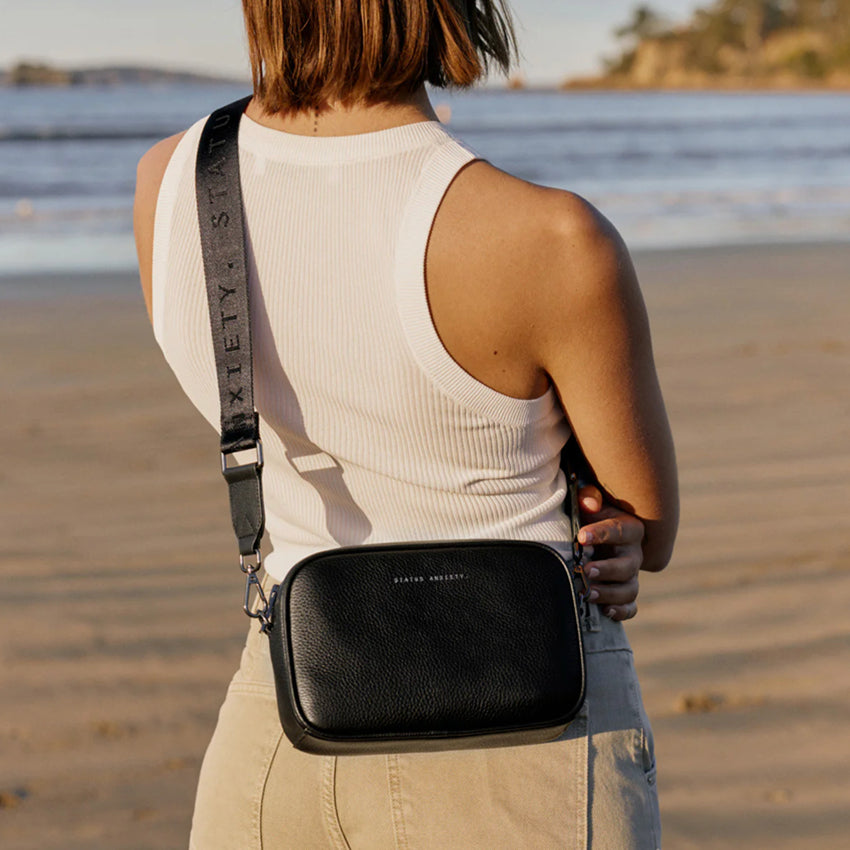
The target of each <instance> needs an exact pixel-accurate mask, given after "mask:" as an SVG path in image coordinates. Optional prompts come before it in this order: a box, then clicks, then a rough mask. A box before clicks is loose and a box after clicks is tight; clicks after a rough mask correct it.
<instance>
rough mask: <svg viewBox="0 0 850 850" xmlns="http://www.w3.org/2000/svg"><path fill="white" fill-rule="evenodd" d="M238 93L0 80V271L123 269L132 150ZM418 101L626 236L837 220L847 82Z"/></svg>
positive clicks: (829, 228) (848, 226)
mask: <svg viewBox="0 0 850 850" xmlns="http://www.w3.org/2000/svg"><path fill="white" fill-rule="evenodd" d="M244 93H245V89H244V88H236V87H233V86H222V85H210V86H199V85H191V86H184V85H160V86H138V87H135V86H134V87H129V86H128V87H122V88H86V89H82V88H81V89H74V88H72V89H0V116H2V118H0V276H2V275H4V274H5V275H9V274H21V273H27V272H47V271H63V270H78V271H85V270H100V271H111V270H129V269H132V268H133V266H134V263H135V256H134V249H133V240H132V196H133V184H134V179H135V166H136V162H137V161H138V159H139V157H140V156H141V155H142V154H143V153H144V151H145V150H147V148H148V147H150V145H152V144H153V143H154V142H155V141H157V140H158V139H161V138H163V137H165V136H168V135H170V134H172V133H175V132H178V131H179V130H182V129H185V128H186V127H187V126H189V125H190V124H191V123H193V122H194V121H195V120H197V119H198V118H200V117H201V116H203V115H204V114H205V113H207V112H209V111H211V110H212V109H213V108H215V107H216V106H218V105H220V104H223V103H226V102H228V101H229V100H233V99H235V98H236V97H239V96H241V95H243V94H244ZM432 100H433V101H434V103H435V105H437V106H438V107H439V109H440V112H441V115H445V116H449V115H450V117H448V126H449V128H450V129H451V130H452V132H453V133H455V134H456V135H457V136H459V137H460V138H461V139H463V140H464V141H466V142H467V143H468V144H470V145H471V146H472V147H473V148H474V149H475V150H476V151H477V152H478V153H479V154H480V155H481V156H483V157H485V158H487V159H489V160H490V161H491V162H493V163H494V164H495V165H497V166H499V167H500V168H503V169H505V170H506V171H509V172H511V173H513V174H516V175H517V176H519V177H523V178H525V179H528V180H532V181H534V182H537V183H541V184H545V185H549V186H556V187H559V188H564V189H570V190H572V191H574V192H578V193H579V194H581V195H583V196H584V197H586V198H588V199H589V200H590V201H591V202H593V203H594V204H596V205H597V206H598V207H599V208H600V209H601V210H602V211H603V212H604V213H605V214H606V215H607V216H608V218H610V219H611V220H612V221H613V222H614V224H615V225H616V226H617V227H618V228H619V229H620V231H621V232H622V234H623V236H624V237H625V239H626V241H627V243H628V244H629V245H630V246H632V247H633V248H670V247H684V246H702V245H717V244H727V243H744V242H767V243H770V242H788V241H791V240H800V241H803V240H841V239H846V238H847V234H848V231H850V95H847V94H840V93H823V94H821V93H817V94H814V93H800V94H796V93H795V94H779V93H776V94H774V93H771V94H762V93H741V94H738V93H702V92H701V93H660V92H658V93H652V92H646V93H622V92H617V93H614V92H570V93H566V92H501V91H477V92H469V93H454V94H447V93H444V92H439V91H438V92H434V93H433V97H432Z"/></svg>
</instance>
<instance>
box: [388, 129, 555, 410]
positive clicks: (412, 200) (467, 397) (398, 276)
mask: <svg viewBox="0 0 850 850" xmlns="http://www.w3.org/2000/svg"><path fill="white" fill-rule="evenodd" d="M481 159H482V157H480V156H478V155H477V154H476V153H475V152H474V151H472V150H471V149H470V148H467V147H466V146H465V145H463V144H461V143H460V142H458V141H457V140H455V139H454V138H453V137H451V136H447V139H446V142H445V143H444V144H442V145H440V146H439V147H438V148H437V149H436V150H435V151H434V153H433V154H432V156H431V157H430V159H429V160H428V162H427V163H426V164H425V166H424V168H423V170H422V174H421V176H420V179H419V181H418V183H417V184H416V186H415V188H414V189H413V191H412V193H411V195H410V196H409V198H408V201H407V205H406V207H405V213H404V216H403V217H402V222H401V227H400V231H399V237H398V248H397V253H396V268H395V282H396V296H397V299H398V310H399V317H400V321H401V325H402V328H403V331H404V336H405V339H406V340H407V344H408V347H409V349H410V351H411V353H412V355H413V357H414V359H415V360H416V362H417V363H418V365H419V367H420V368H421V369H422V370H423V372H425V374H426V375H427V376H428V377H429V378H430V380H431V381H432V382H433V383H434V384H436V385H437V386H438V387H439V388H440V390H441V391H442V392H444V393H445V394H446V395H448V396H449V397H451V398H452V399H454V400H455V401H456V402H458V403H459V404H461V405H463V406H464V407H466V408H469V409H470V410H472V411H474V412H476V413H478V414H480V415H482V416H485V417H487V418H488V419H492V420H495V421H498V422H502V423H503V424H506V425H511V426H525V425H528V424H530V423H532V422H536V421H539V420H540V419H541V418H542V417H544V416H546V415H548V414H549V413H550V412H551V411H552V409H553V407H554V406H555V396H554V391H553V390H552V389H551V387H550V388H549V389H548V390H547V391H546V392H545V393H544V394H543V395H542V396H540V397H538V398H536V399H520V398H513V397H512V396H508V395H504V394H503V393H500V392H498V391H497V390H494V389H493V388H491V387H488V386H487V385H486V384H483V383H481V382H480V381H478V380H477V379H476V378H474V377H472V375H470V374H469V373H468V372H466V371H465V370H464V369H463V368H462V367H461V366H460V365H459V364H458V363H457V362H456V361H455V360H454V358H453V357H452V356H451V355H450V354H449V352H448V351H447V350H446V348H445V346H444V345H443V343H442V340H441V339H440V337H439V334H438V333H437V329H436V328H435V327H434V322H433V319H432V317H431V310H430V307H429V305H428V292H427V283H426V277H425V261H426V254H427V250H428V242H429V240H430V237H431V231H432V229H433V226H434V220H435V218H436V216H437V213H438V212H439V209H440V206H441V205H442V202H443V198H444V197H445V195H446V193H447V192H448V190H449V188H450V187H451V185H452V183H453V182H454V180H455V178H456V177H457V175H458V174H459V173H460V172H461V171H462V170H463V169H464V168H465V167H466V166H467V165H469V164H470V163H472V162H475V161H477V160H481Z"/></svg>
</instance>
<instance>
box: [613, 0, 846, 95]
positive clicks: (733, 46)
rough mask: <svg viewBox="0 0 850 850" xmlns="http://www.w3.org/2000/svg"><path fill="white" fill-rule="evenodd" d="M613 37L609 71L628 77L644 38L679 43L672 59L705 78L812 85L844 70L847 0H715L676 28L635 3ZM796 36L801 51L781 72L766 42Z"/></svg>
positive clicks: (786, 61) (789, 58)
mask: <svg viewBox="0 0 850 850" xmlns="http://www.w3.org/2000/svg"><path fill="white" fill-rule="evenodd" d="M615 35H616V36H617V38H618V39H620V40H623V41H625V42H626V47H625V48H624V49H623V51H622V53H621V54H620V55H619V56H617V57H615V58H614V59H611V60H609V61H608V63H607V66H608V67H607V70H608V73H610V74H619V75H628V73H629V72H630V71H631V69H632V68H633V67H634V65H635V62H636V59H637V58H639V54H640V48H641V45H642V44H643V43H644V42H646V41H665V42H676V43H677V44H679V45H683V46H684V50H680V51H679V54H678V55H681V56H684V57H685V58H684V60H683V61H684V63H685V66H686V69H688V70H692V71H698V72H702V73H704V74H708V75H722V74H728V73H732V74H738V75H740V74H744V73H745V74H747V75H754V76H760V75H761V76H764V75H767V74H770V73H772V72H775V71H780V72H785V73H790V74H791V75H794V76H798V77H800V78H803V79H808V80H816V79H822V78H823V77H825V76H827V75H828V73H829V72H830V71H832V70H833V69H846V70H850V0H714V2H713V3H710V4H708V5H706V6H703V7H701V8H699V9H697V10H696V11H695V12H694V14H693V16H692V17H691V19H690V21H688V22H687V23H686V24H684V25H682V26H679V27H675V28H673V27H671V25H670V23H669V22H668V21H667V20H665V19H664V18H663V16H662V15H660V14H659V13H657V12H656V11H654V10H653V9H652V8H651V7H650V6H647V5H639V6H637V7H635V9H634V10H633V12H632V16H631V19H630V20H629V21H628V22H627V23H625V24H624V25H623V26H621V27H619V28H618V29H616V30H615ZM795 35H799V36H800V38H801V46H800V48H799V49H798V50H792V51H791V52H790V53H789V54H788V55H787V56H785V57H784V58H783V59H782V60H781V62H780V64H779V67H777V63H776V61H774V60H771V61H770V63H768V61H767V59H766V58H765V49H766V46H767V45H769V44H770V43H772V42H771V39H775V37H780V36H781V37H783V38H784V37H786V36H789V37H790V41H791V43H793V41H794V36H795ZM775 53H776V51H775V50H774V51H773V54H774V55H775Z"/></svg>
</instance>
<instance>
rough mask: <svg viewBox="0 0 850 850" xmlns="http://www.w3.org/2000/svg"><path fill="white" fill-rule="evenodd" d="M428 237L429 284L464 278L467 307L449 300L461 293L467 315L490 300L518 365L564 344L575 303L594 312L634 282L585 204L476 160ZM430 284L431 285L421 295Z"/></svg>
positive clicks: (605, 227)
mask: <svg viewBox="0 0 850 850" xmlns="http://www.w3.org/2000/svg"><path fill="white" fill-rule="evenodd" d="M432 242H433V243H434V244H433V247H434V248H435V249H436V250H433V251H431V249H429V252H430V253H429V280H430V281H431V282H432V283H435V284H436V287H437V288H438V287H439V281H440V279H441V277H440V272H441V271H442V272H443V276H444V278H445V279H446V280H449V279H453V280H458V279H461V280H463V281H464V285H463V290H462V292H464V293H466V299H467V303H465V304H463V303H457V302H458V301H459V299H460V295H458V294H457V293H455V292H453V300H454V302H455V304H454V306H455V307H465V308H467V309H468V310H469V311H470V312H471V311H474V310H475V309H477V308H478V307H480V305H481V304H482V303H487V304H489V305H492V309H491V311H490V312H492V314H493V315H492V316H491V317H489V318H488V321H496V322H497V325H496V327H502V328H503V331H504V333H503V336H504V338H505V339H504V343H503V345H502V346H501V348H499V350H503V351H510V350H511V343H510V341H511V340H512V341H513V347H514V348H515V355H514V358H513V359H514V361H516V362H518V361H520V360H525V361H526V368H534V364H532V363H530V362H529V359H530V358H531V359H533V360H534V361H535V362H536V365H537V366H538V367H539V368H540V370H541V371H544V370H545V362H546V361H547V360H548V359H549V355H548V352H547V351H546V349H549V348H551V347H552V346H555V347H557V348H558V349H562V348H563V343H564V341H565V337H566V336H568V335H569V334H568V329H569V328H568V326H569V325H570V324H572V323H573V322H579V321H582V316H581V314H582V313H583V312H585V310H584V309H582V308H583V307H584V308H587V309H594V308H596V309H598V308H600V306H603V303H604V302H605V301H606V300H607V301H610V300H611V299H621V298H623V297H628V293H629V292H630V291H634V290H635V289H636V287H637V281H636V278H635V275H634V269H633V267H632V264H631V260H630V258H629V253H628V250H627V249H626V247H625V245H624V243H623V240H622V239H621V238H620V235H619V233H617V231H616V229H615V228H614V226H613V225H612V224H611V223H610V222H609V221H608V220H607V219H606V218H605V216H604V215H603V214H602V213H601V212H600V211H599V210H597V209H596V208H595V207H594V206H593V205H592V204H590V203H589V202H588V201H586V200H585V199H584V198H582V197H580V196H579V195H576V194H574V193H572V192H568V191H563V190H559V189H552V188H548V187H544V186H538V185H536V184H534V183H530V182H528V181H525V180H522V179H519V178H517V177H514V176H512V175H510V174H507V173H505V172H503V171H501V170H499V169H498V168H495V167H494V166H492V165H491V164H489V163H487V162H484V161H476V162H473V163H472V164H471V165H469V166H468V167H467V168H465V169H464V170H463V171H461V172H460V174H459V175H458V177H457V178H456V180H455V182H454V184H453V185H452V188H451V190H450V191H449V192H448V193H447V195H446V198H445V200H444V202H443V205H442V207H441V209H440V214H439V215H438V217H437V219H436V221H435V224H434V231H433V234H432ZM470 246H479V249H478V250H471V249H470ZM432 267H433V271H434V274H433V275H431V270H432ZM452 272H454V274H452ZM458 272H459V273H458ZM431 288H432V284H431V283H429V296H430V295H431ZM439 297H440V294H439V292H436V299H435V300H437V299H439ZM435 318H436V317H435ZM490 327H494V325H492V324H491V325H490ZM493 341H494V343H495V342H497V340H493ZM495 347H496V346H495V345H494V348H495ZM537 383H538V385H539V386H542V381H540V380H539V379H538V382H537Z"/></svg>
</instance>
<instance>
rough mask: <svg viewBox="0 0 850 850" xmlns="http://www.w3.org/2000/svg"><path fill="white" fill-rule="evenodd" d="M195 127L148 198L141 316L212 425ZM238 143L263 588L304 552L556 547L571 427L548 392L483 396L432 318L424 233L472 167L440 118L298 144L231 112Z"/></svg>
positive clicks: (565, 532)
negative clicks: (510, 544) (410, 544)
mask: <svg viewBox="0 0 850 850" xmlns="http://www.w3.org/2000/svg"><path fill="white" fill-rule="evenodd" d="M202 126H203V121H201V122H198V123H197V124H196V125H194V126H193V127H192V128H191V129H190V130H189V132H188V133H187V134H186V135H185V136H184V138H183V139H182V141H181V142H180V144H179V146H178V147H177V150H176V151H175V153H174V155H173V157H172V159H171V162H170V163H169V166H168V169H167V171H166V174H165V177H164V180H163V183H162V188H161V190H160V193H159V199H158V203H157V210H156V227H155V236H154V260H153V321H154V333H155V336H156V339H157V341H158V343H159V345H160V347H161V348H162V351H163V353H164V354H165V357H166V359H167V361H168V363H169V364H170V366H171V368H172V369H173V371H174V373H175V375H176V376H177V379H178V380H179V382H180V384H181V386H182V387H183V389H184V390H185V392H186V394H187V395H188V396H189V398H190V399H191V400H192V402H193V403H194V404H195V405H196V406H197V408H198V409H199V410H200V411H201V413H202V414H203V415H204V417H205V418H206V419H207V420H208V421H209V422H210V424H211V425H213V427H215V428H216V429H218V428H219V400H218V399H219V396H218V389H217V384H216V371H215V361H214V356H213V347H212V338H211V332H210V326H209V318H208V312H207V303H206V289H205V283H204V271H203V262H202V258H201V244H200V234H199V231H198V224H197V220H196V211H195V189H194V160H195V153H196V150H197V145H198V139H199V137H200V133H201V129H202ZM239 148H240V172H241V181H242V191H243V197H244V204H245V216H246V227H247V230H248V241H249V258H248V265H249V275H250V297H251V323H252V332H253V341H254V361H255V379H254V380H255V386H256V389H255V398H256V405H257V409H258V411H259V413H260V433H261V436H262V440H263V449H264V455H265V468H264V471H263V482H264V492H265V503H266V514H267V522H266V527H267V534H268V536H269V538H270V541H271V544H272V546H273V550H274V551H273V552H272V553H271V555H269V556H268V557H267V558H266V561H265V566H266V569H267V571H268V572H269V573H270V574H271V575H272V576H273V577H274V578H276V579H280V578H282V577H283V575H284V574H285V573H286V571H287V570H288V569H289V568H290V567H291V566H292V565H293V564H295V563H296V562H297V561H298V560H300V559H301V558H303V557H306V556H307V555H309V554H312V553H313V552H316V551H320V550H322V549H329V548H333V547H335V546H339V545H355V544H361V543H378V542H391V541H409V540H440V539H443V540H446V539H462V538H482V537H494V538H516V539H525V540H538V541H541V542H547V543H550V544H553V545H555V546H556V547H558V548H560V549H562V551H567V549H568V547H567V545H566V543H565V541H567V540H568V539H569V526H568V523H567V521H566V519H565V516H564V513H563V511H562V503H563V499H564V492H565V486H564V478H563V475H561V474H560V473H559V455H560V450H561V447H562V446H563V444H564V443H565V442H566V440H567V437H568V436H569V429H568V426H567V424H566V420H565V418H564V416H563V414H562V412H561V410H560V406H559V404H558V401H557V396H556V395H555V393H554V391H553V390H552V389H551V388H550V389H549V390H548V391H547V392H546V393H545V394H544V395H543V396H541V397H539V398H537V399H532V400H524V399H516V398H512V397H510V396H506V395H503V394H502V393H500V392H497V391H496V390H494V389H492V388H490V387H488V386H486V385H484V384H482V383H481V382H479V381H477V380H476V379H475V378H473V377H472V376H471V375H469V374H468V373H467V372H465V371H464V370H463V369H462V368H461V367H460V366H459V365H458V364H457V363H456V362H455V361H454V360H453V359H452V358H451V356H450V355H449V354H448V352H447V351H446V350H445V348H444V347H443V345H442V343H441V341H440V338H439V336H438V335H437V332H436V330H435V328H434V325H433V323H432V321H431V316H430V312H429V308H428V300H427V295H426V290H425V252H426V247H427V243H428V238H429V234H430V231H431V225H432V222H433V220H434V217H435V215H436V212H437V209H438V207H439V205H440V202H441V200H442V198H443V195H444V193H445V192H446V190H447V188H448V187H449V185H450V184H451V182H452V180H453V179H454V177H455V175H456V174H457V173H458V171H459V170H460V169H461V168H462V167H463V166H464V165H466V164H467V163H468V162H470V161H471V160H473V159H475V158H476V157H475V154H474V153H472V152H471V151H470V150H469V149H468V148H466V147H465V146H463V145H462V144H460V143H459V142H458V141H456V140H455V139H454V138H453V137H452V136H451V135H449V133H448V132H447V131H446V130H445V129H444V128H443V127H442V125H440V124H439V123H437V122H423V123H416V124H408V125H405V126H402V127H395V128H392V129H389V130H381V131H378V132H373V133H365V134H361V135H354V136H341V137H310V136H298V135H293V134H288V133H283V132H280V131H277V130H272V129H270V128H267V127H264V126H262V125H260V124H258V123H256V122H254V121H252V120H251V119H250V118H248V117H247V116H246V117H245V118H243V120H242V124H241V129H240V136H239ZM210 462H211V463H215V462H216V461H215V458H214V455H211V456H210ZM222 519H224V518H222Z"/></svg>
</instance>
